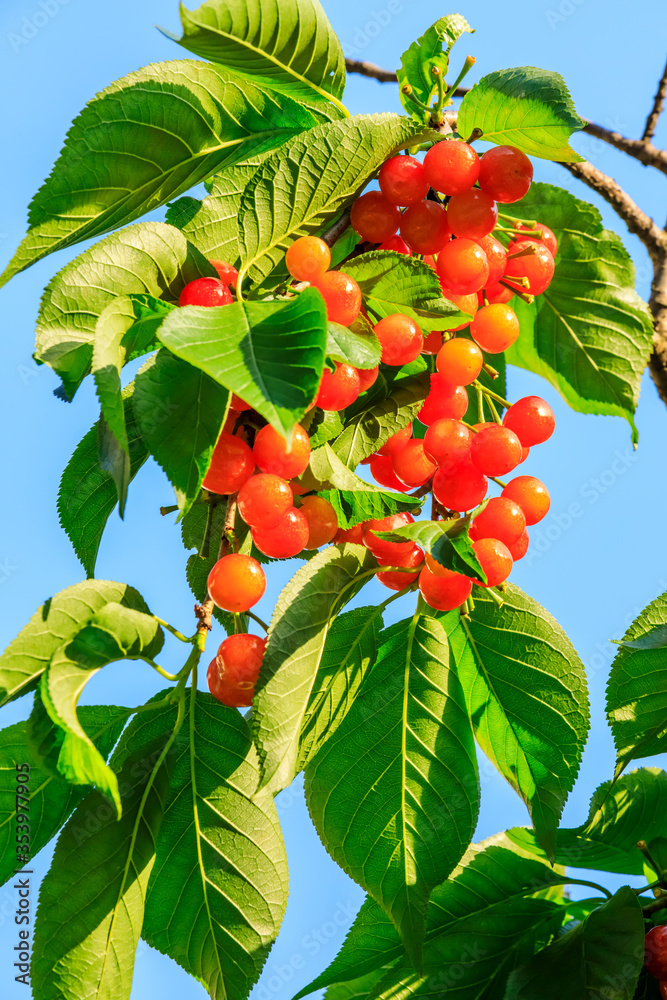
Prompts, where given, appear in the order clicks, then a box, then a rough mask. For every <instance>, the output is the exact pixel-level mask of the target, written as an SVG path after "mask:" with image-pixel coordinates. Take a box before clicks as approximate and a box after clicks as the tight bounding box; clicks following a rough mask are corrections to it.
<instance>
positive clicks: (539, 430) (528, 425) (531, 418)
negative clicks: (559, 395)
mask: <svg viewBox="0 0 667 1000" xmlns="http://www.w3.org/2000/svg"><path fill="white" fill-rule="evenodd" d="M503 425H504V426H505V427H509V428H510V430H513V431H514V433H515V434H516V436H517V437H518V439H519V441H520V442H521V444H522V445H523V446H524V447H526V448H530V447H531V446H532V445H534V444H542V443H543V442H544V441H548V440H549V438H550V437H551V435H552V434H553V432H554V428H555V426H556V418H555V416H554V411H553V410H552V409H551V407H550V406H549V404H548V403H547V401H546V400H545V399H541V398H540V396H524V397H523V398H522V399H519V400H517V401H516V403H514V405H513V406H510V408H509V410H507V412H506V413H505V416H504V417H503Z"/></svg>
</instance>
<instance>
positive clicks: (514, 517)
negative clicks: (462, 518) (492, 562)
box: [470, 497, 526, 549]
mask: <svg viewBox="0 0 667 1000" xmlns="http://www.w3.org/2000/svg"><path fill="white" fill-rule="evenodd" d="M525 530H526V517H525V514H524V512H523V511H522V510H521V508H520V507H519V505H518V503H516V502H515V501H514V500H508V499H507V497H492V498H491V499H490V500H489V502H488V503H487V505H486V507H485V508H484V510H483V511H482V512H481V513H480V514H478V515H477V517H476V518H475V519H474V520H473V522H472V524H471V526H470V537H471V538H472V539H473V541H476V540H477V539H478V538H497V539H499V541H501V542H504V544H505V545H506V546H507V548H508V549H511V546H512V545H515V544H516V543H517V542H518V541H519V539H520V538H521V536H522V535H523V533H524V531H525Z"/></svg>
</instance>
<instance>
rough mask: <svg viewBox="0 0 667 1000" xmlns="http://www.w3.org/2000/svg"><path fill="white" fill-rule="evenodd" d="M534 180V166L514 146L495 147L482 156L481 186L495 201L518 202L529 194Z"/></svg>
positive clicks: (504, 202)
mask: <svg viewBox="0 0 667 1000" xmlns="http://www.w3.org/2000/svg"><path fill="white" fill-rule="evenodd" d="M532 180H533V164H532V163H531V162H530V160H529V159H528V157H527V156H526V154H525V153H522V152H521V150H519V149H515V148H514V146H494V147H493V148H492V149H487V151H486V153H484V154H483V155H482V158H481V160H480V169H479V186H480V187H481V189H482V191H485V192H486V193H487V194H488V195H490V196H491V198H494V199H495V201H500V202H502V203H503V204H508V203H509V202H512V201H518V200H519V199H520V198H523V196H524V195H525V194H527V192H528V189H529V188H530V185H531V183H532Z"/></svg>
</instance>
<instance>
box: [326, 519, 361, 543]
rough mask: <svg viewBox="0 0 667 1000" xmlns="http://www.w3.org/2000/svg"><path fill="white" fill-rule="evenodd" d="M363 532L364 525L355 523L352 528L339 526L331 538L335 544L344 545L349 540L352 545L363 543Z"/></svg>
mask: <svg viewBox="0 0 667 1000" xmlns="http://www.w3.org/2000/svg"><path fill="white" fill-rule="evenodd" d="M363 534H364V525H363V524H355V525H354V527H353V528H339V529H338V531H337V532H336V534H335V535H334V538H333V540H334V542H335V543H336V545H344V544H345V543H346V542H350V543H352V544H353V545H363V544H364V539H363Z"/></svg>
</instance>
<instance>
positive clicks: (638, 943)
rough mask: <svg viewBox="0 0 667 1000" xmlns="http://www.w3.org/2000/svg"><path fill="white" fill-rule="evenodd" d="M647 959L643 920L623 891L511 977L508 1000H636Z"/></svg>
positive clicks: (632, 897) (626, 890)
mask: <svg viewBox="0 0 667 1000" xmlns="http://www.w3.org/2000/svg"><path fill="white" fill-rule="evenodd" d="M643 959H644V919H643V916H642V909H641V904H640V902H639V900H638V899H637V896H636V895H635V894H634V892H633V891H632V889H630V888H629V887H628V886H624V887H623V888H622V889H619V890H618V892H617V893H616V895H615V896H613V897H612V899H610V900H608V901H607V902H606V903H603V904H602V906H599V907H598V908H597V909H595V910H593V911H592V912H591V913H590V914H589V916H588V917H587V918H586V919H585V920H584V921H583V922H582V923H580V924H579V925H578V926H577V927H575V928H574V929H573V930H571V931H569V932H568V933H567V934H564V935H563V937H561V938H559V939H558V940H557V941H555V942H554V943H553V944H552V945H550V946H549V947H548V948H547V949H546V950H545V951H542V952H540V953H539V954H537V955H536V956H535V957H534V958H533V959H532V960H531V961H530V962H528V963H527V964H526V965H525V966H523V968H520V969H517V970H516V971H515V972H514V973H512V975H511V977H510V980H509V984H508V989H507V992H506V994H505V997H506V998H507V1000H532V998H533V997H535V996H537V995H539V996H540V998H542V1000H556V998H558V1000H562V998H563V997H567V1000H589V998H590V997H592V996H604V997H605V998H607V1000H632V996H633V994H634V991H635V986H636V985H637V980H638V978H639V973H640V972H641V968H642V964H643Z"/></svg>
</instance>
